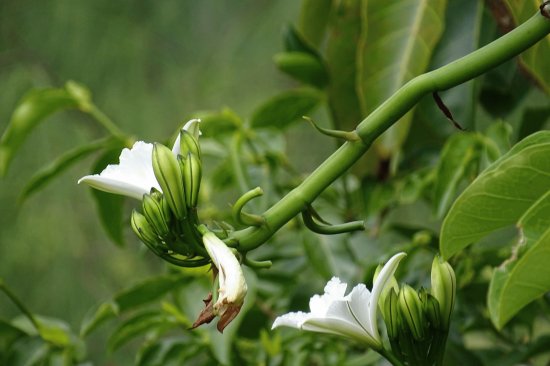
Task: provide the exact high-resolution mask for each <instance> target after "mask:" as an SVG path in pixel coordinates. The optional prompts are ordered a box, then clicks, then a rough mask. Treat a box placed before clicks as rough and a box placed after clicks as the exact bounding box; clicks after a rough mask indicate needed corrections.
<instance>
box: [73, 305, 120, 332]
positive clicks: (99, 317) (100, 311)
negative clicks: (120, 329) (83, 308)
mask: <svg viewBox="0 0 550 366" xmlns="http://www.w3.org/2000/svg"><path fill="white" fill-rule="evenodd" d="M119 313H120V312H119V308H118V304H117V303H116V302H106V303H103V304H101V305H99V307H98V308H97V310H95V311H94V312H93V313H91V315H87V316H86V317H85V318H84V320H83V321H82V325H81V327H80V336H81V337H86V336H87V335H88V334H90V333H91V332H92V331H94V330H95V329H96V328H97V327H99V326H100V325H101V324H103V323H104V322H105V321H107V320H109V319H111V318H114V317H116V316H118V314H119Z"/></svg>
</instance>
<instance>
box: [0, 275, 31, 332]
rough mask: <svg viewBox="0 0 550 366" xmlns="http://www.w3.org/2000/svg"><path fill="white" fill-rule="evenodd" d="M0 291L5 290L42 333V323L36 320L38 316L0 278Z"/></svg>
mask: <svg viewBox="0 0 550 366" xmlns="http://www.w3.org/2000/svg"><path fill="white" fill-rule="evenodd" d="M0 291H3V292H4V293H5V294H6V296H7V297H8V298H9V299H10V300H11V302H13V304H14V305H15V306H17V308H18V309H19V310H20V311H21V312H22V313H23V314H25V316H26V317H27V318H28V319H29V320H30V322H31V323H32V325H33V326H34V328H35V329H36V330H37V331H38V332H39V333H40V323H38V321H37V320H36V318H35V317H34V316H33V315H32V313H31V312H30V311H29V309H27V308H26V307H25V305H23V303H22V302H21V300H19V298H18V297H17V296H15V294H14V293H13V292H12V291H11V290H10V289H9V288H8V287H7V286H6V285H5V284H4V281H2V279H0Z"/></svg>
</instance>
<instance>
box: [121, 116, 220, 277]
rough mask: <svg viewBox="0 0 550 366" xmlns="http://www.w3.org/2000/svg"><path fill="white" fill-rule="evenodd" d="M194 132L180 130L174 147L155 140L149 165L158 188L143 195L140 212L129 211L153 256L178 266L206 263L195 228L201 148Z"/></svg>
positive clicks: (196, 133)
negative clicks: (171, 147)
mask: <svg viewBox="0 0 550 366" xmlns="http://www.w3.org/2000/svg"><path fill="white" fill-rule="evenodd" d="M198 134H199V132H198V126H197V130H196V132H193V131H188V130H186V129H182V130H181V131H180V134H179V137H178V139H177V140H176V144H175V145H174V148H173V149H172V150H171V149H169V148H168V147H166V146H164V145H162V144H159V143H155V144H154V145H153V151H152V167H153V172H154V176H155V178H156V181H157V182H158V185H159V188H160V190H159V189H156V188H152V189H151V191H150V193H146V194H144V195H143V199H142V213H140V212H138V211H137V210H134V211H133V212H132V217H131V224H132V229H133V230H134V232H135V233H136V234H137V236H138V237H139V238H140V239H141V241H142V242H143V243H144V244H145V245H146V246H147V247H148V248H149V249H150V250H151V251H153V252H154V253H155V254H156V255H158V256H159V257H161V258H163V259H165V260H166V261H168V262H170V263H173V264H176V265H180V266H186V267H189V266H201V265H204V264H206V263H208V262H209V260H210V259H209V257H208V254H207V252H206V250H205V248H204V246H203V244H202V235H201V234H200V233H199V232H198V231H197V229H196V228H197V226H198V225H199V220H198V216H197V201H198V196H199V189H200V184H201V176H202V169H201V151H200V146H199V143H198V140H197V138H198Z"/></svg>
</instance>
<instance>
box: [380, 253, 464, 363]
mask: <svg viewBox="0 0 550 366" xmlns="http://www.w3.org/2000/svg"><path fill="white" fill-rule="evenodd" d="M431 285H432V288H431V290H430V291H428V290H426V289H424V288H421V289H420V290H419V291H416V290H415V289H413V288H412V287H411V286H409V285H403V286H401V288H399V286H397V283H396V282H394V283H393V284H392V285H391V286H389V287H387V288H386V291H385V293H384V294H383V296H381V298H380V301H379V303H378V304H379V306H380V308H381V310H382V316H383V318H384V322H385V323H386V329H387V332H388V338H389V341H390V345H391V348H392V353H393V354H394V355H395V356H396V357H398V358H399V359H400V360H401V362H403V363H404V364H406V365H441V364H442V362H443V360H442V358H443V355H444V352H445V344H446V341H447V335H448V332H449V325H450V320H451V313H452V311H453V306H454V301H455V293H456V278H455V274H454V271H453V269H452V267H451V266H450V265H449V263H447V262H445V261H443V260H442V259H441V258H440V257H435V258H434V261H433V263H432V272H431Z"/></svg>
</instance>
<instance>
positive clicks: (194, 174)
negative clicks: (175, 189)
mask: <svg viewBox="0 0 550 366" xmlns="http://www.w3.org/2000/svg"><path fill="white" fill-rule="evenodd" d="M180 165H181V167H182V172H183V182H184V184H185V200H186V202H187V205H188V206H189V207H196V206H197V201H198V199H199V190H200V186H201V178H202V166H201V160H200V159H199V157H198V156H197V155H195V154H192V153H188V154H187V155H186V156H185V158H184V160H183V164H180Z"/></svg>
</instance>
